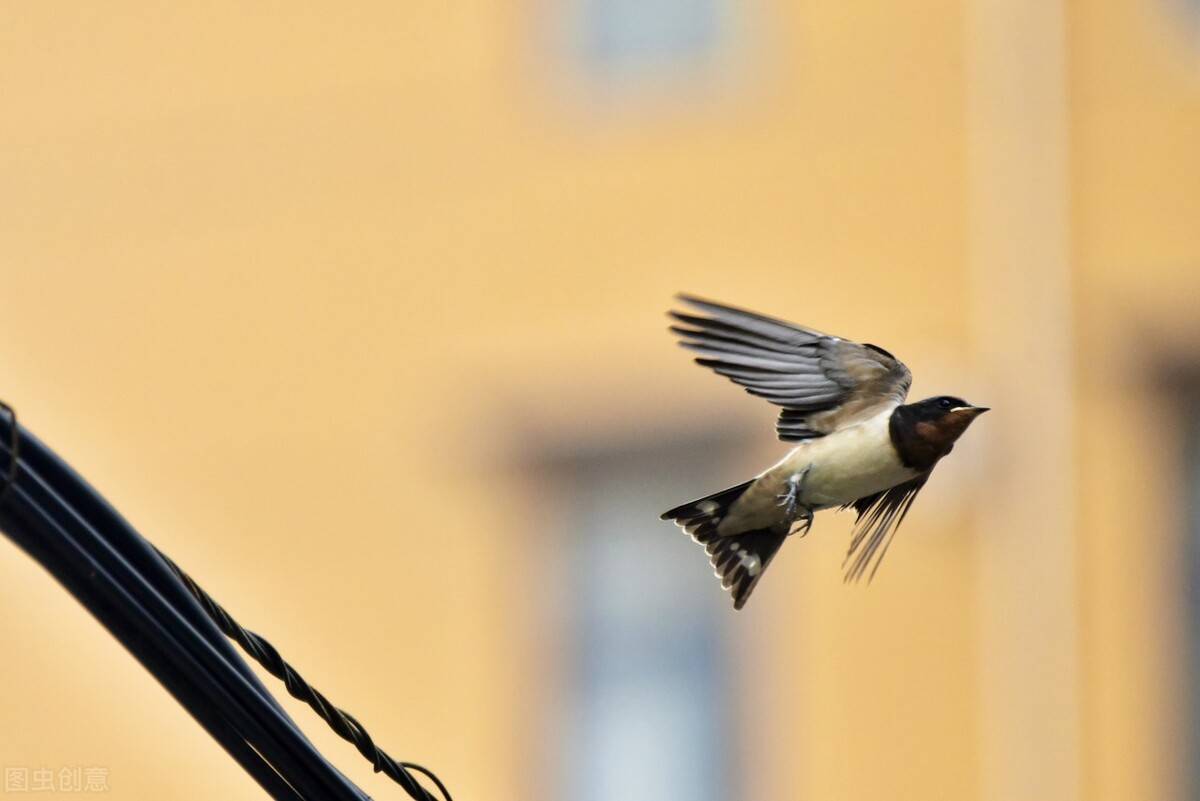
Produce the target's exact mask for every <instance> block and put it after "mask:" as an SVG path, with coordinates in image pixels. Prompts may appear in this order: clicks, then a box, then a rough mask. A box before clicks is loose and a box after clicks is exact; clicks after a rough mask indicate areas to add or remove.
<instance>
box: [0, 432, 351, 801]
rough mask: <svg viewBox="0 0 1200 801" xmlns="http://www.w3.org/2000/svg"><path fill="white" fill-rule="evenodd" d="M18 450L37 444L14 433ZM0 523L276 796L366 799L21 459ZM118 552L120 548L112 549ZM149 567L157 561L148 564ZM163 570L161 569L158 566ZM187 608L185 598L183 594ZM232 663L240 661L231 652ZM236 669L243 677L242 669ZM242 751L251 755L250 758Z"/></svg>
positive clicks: (221, 640) (217, 643) (265, 695)
mask: <svg viewBox="0 0 1200 801" xmlns="http://www.w3.org/2000/svg"><path fill="white" fill-rule="evenodd" d="M22 440H23V442H24V443H25V444H26V445H27V447H26V448H25V449H24V450H26V451H27V452H33V451H36V450H37V449H38V446H39V445H40V443H38V442H37V441H36V440H35V439H33V438H32V437H31V436H29V435H28V434H27V433H25V432H22ZM0 525H2V527H3V529H4V531H5V532H6V533H7V534H8V535H9V536H10V537H11V538H12V539H13V540H14V542H16V543H17V544H18V545H19V546H21V547H22V548H23V549H24V550H25V551H26V552H27V553H29V554H30V555H31V556H33V557H34V558H35V559H37V560H38V561H39V562H40V563H41V564H42V565H43V566H44V567H45V568H46V569H47V570H49V571H50V572H51V574H52V575H54V576H55V578H57V579H58V580H59V581H60V582H61V583H62V584H63V586H64V587H66V588H67V590H68V591H70V592H71V593H72V594H73V595H75V597H76V598H77V599H78V600H79V601H80V602H81V603H83V604H84V606H85V607H86V608H87V609H88V611H90V612H91V613H92V614H93V615H94V616H95V617H96V618H97V620H99V621H100V622H101V623H102V624H103V625H104V626H105V627H106V628H108V629H109V630H110V631H111V632H112V633H113V635H114V636H116V637H117V639H118V640H120V641H121V643H122V644H123V645H125V647H126V648H127V649H128V650H129V651H130V652H131V653H133V655H134V656H135V657H137V658H138V659H139V661H141V662H142V663H143V664H145V665H146V666H147V668H148V669H150V670H151V671H152V673H153V674H154V675H155V677H156V678H157V679H158V680H159V681H160V683H162V684H163V686H164V687H166V688H167V689H168V690H169V691H170V692H171V693H172V694H173V695H175V697H176V699H177V700H179V701H180V703H181V704H183V705H184V706H185V707H186V708H188V711H189V712H191V713H192V714H193V717H196V718H197V720H200V721H201V722H202V723H203V722H204V721H206V720H212V719H213V716H219V717H220V719H221V720H223V721H225V723H226V724H227V725H225V726H222V727H220V729H216V728H215V727H206V728H208V729H209V732H210V734H212V735H213V736H214V737H218V739H220V736H221V735H223V734H227V735H232V736H227V738H226V739H221V740H220V741H221V744H222V745H223V746H224V747H226V750H228V751H230V752H231V753H234V754H235V756H238V755H240V756H241V758H240V759H239V761H240V762H241V763H242V765H243V767H245V768H246V769H247V770H248V772H250V773H251V775H252V776H253V777H254V778H255V779H256V780H257V781H258V782H259V784H260V785H261V786H262V787H263V788H264V789H266V790H267V791H268V792H270V793H271V794H272V795H273V797H275V798H282V799H296V798H300V799H339V800H344V801H365V799H366V798H367V796H366V795H365V794H363V793H362V791H361V790H359V789H358V788H357V787H355V786H354V785H353V784H351V783H350V782H349V781H348V780H347V779H346V778H345V777H344V776H342V775H341V773H339V772H338V771H337V769H336V768H334V767H333V766H332V765H330V764H329V763H328V762H327V761H325V760H324V758H323V757H322V756H321V755H320V753H319V752H318V751H317V750H316V749H315V747H314V746H313V745H312V744H311V743H309V742H308V740H307V738H305V737H304V735H303V732H301V731H300V730H299V729H298V728H297V727H296V725H295V724H294V723H293V722H292V721H291V720H290V719H289V718H288V717H287V716H286V714H285V713H283V711H282V710H281V709H280V708H279V707H277V706H276V704H275V703H274V699H273V698H271V697H270V696H269V693H267V692H266V690H265V688H262V687H261V685H258V684H252V683H251V682H250V681H248V680H247V679H246V678H245V677H244V676H242V675H241V674H240V672H239V671H237V670H234V669H233V668H232V666H231V665H230V663H229V661H227V660H226V659H225V658H224V656H223V655H222V654H221V653H220V652H219V650H218V649H219V647H226V648H227V647H228V643H227V641H226V640H225V639H224V638H223V637H221V636H220V635H219V633H216V634H215V635H214V636H215V637H216V640H215V642H212V641H209V640H208V639H206V638H205V637H204V636H203V635H202V634H201V632H200V631H198V630H197V629H196V628H195V627H194V626H192V625H191V624H190V623H189V622H188V621H187V620H186V619H184V618H183V616H182V615H181V614H180V613H179V610H178V609H176V608H174V607H173V606H172V605H171V604H170V603H169V602H168V601H167V600H166V599H165V598H164V597H163V596H162V595H161V594H160V593H158V592H157V591H156V590H155V588H154V587H152V586H150V584H149V583H148V582H147V581H146V579H145V577H144V576H142V575H141V574H140V573H138V572H137V571H136V570H135V569H134V568H133V567H132V565H131V564H130V563H129V562H128V561H127V560H126V559H125V558H124V557H123V556H122V554H121V553H120V552H119V551H118V548H117V547H115V546H114V543H113V542H110V541H109V539H107V538H106V536H105V535H107V536H108V537H112V536H113V535H114V533H115V532H111V531H109V532H105V533H104V534H101V533H100V532H99V531H97V530H96V529H94V528H92V526H91V525H89V523H88V521H85V520H84V519H83V518H81V517H79V516H78V514H76V512H75V510H74V509H72V508H71V507H70V506H68V505H67V504H65V503H64V502H63V500H62V498H61V496H60V495H58V494H57V493H56V492H55V491H54V489H53V488H52V487H51V486H49V485H48V484H47V483H46V482H45V481H44V479H43V478H42V477H41V476H40V475H39V474H37V473H35V472H34V471H33V470H32V469H31V468H30V465H29V463H28V462H26V461H24V460H22V462H21V465H20V473H19V475H18V478H17V482H16V483H15V484H14V485H13V486H12V487H11V489H10V492H9V495H8V497H7V498H6V499H5V501H4V504H3V505H2V506H0ZM117 544H118V545H124V544H126V543H119V542H118V543H117ZM156 561H157V560H156ZM163 569H164V570H165V569H166V568H165V566H163ZM184 597H185V598H188V600H189V602H190V596H188V595H186V593H185V594H184ZM229 653H230V655H231V656H232V659H234V660H236V661H238V662H240V661H241V660H240V659H238V657H237V656H236V654H235V653H234V652H233V651H230V652H229ZM243 667H245V669H246V670H249V668H248V667H246V666H245V665H244V663H243ZM250 752H255V753H257V754H258V755H259V757H258V759H257V760H253V761H252V760H250V758H249V755H250Z"/></svg>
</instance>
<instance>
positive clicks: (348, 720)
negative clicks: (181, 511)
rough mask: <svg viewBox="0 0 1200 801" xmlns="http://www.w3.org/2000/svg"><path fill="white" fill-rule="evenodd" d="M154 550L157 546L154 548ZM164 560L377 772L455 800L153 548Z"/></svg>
mask: <svg viewBox="0 0 1200 801" xmlns="http://www.w3.org/2000/svg"><path fill="white" fill-rule="evenodd" d="M151 547H154V546H153V545H151ZM154 550H155V551H157V553H158V555H159V556H160V557H162V560H163V561H164V562H166V563H167V566H168V567H170V568H171V570H172V571H174V573H175V575H176V576H178V577H179V580H180V581H182V582H183V584H184V586H185V587H187V589H188V592H190V593H191V594H192V596H193V597H194V598H195V599H196V601H197V602H198V603H199V604H200V606H201V607H202V608H203V609H204V611H205V612H206V613H208V616H209V617H210V618H212V620H213V622H214V623H216V624H217V628H219V629H221V631H222V632H223V633H224V634H225V636H227V637H229V638H230V639H232V640H233V641H234V642H236V643H237V644H238V645H240V646H241V647H242V650H244V651H245V652H246V653H248V654H249V655H250V656H252V657H254V660H255V661H256V662H258V663H259V664H260V665H262V666H263V667H264V668H265V669H266V670H267V672H268V673H270V674H271V675H272V676H274V677H275V678H277V679H281V680H282V681H283V684H284V686H285V687H286V688H287V691H288V693H290V694H291V696H292V697H293V698H296V699H298V700H300V701H303V702H304V703H306V704H308V705H309V706H310V707H312V709H313V711H314V712H316V713H317V714H318V715H320V716H321V718H322V719H323V720H324V721H325V722H326V723H328V724H329V727H330V728H331V729H333V730H334V731H335V732H337V734H338V736H340V737H341V738H342V739H343V740H346V741H347V742H349V743H352V744H353V745H354V747H355V748H357V749H358V752H359V753H360V754H362V755H363V757H365V758H366V759H367V761H368V762H370V763H371V764H372V765H374V766H375V772H376V773H380V772H382V773H384V774H386V775H387V776H388V778H390V779H392V781H394V782H396V783H397V784H399V785H400V786H401V787H403V788H404V790H405V791H406V792H407V793H408V794H409V795H410V796H412V797H413V798H414V799H416V801H437V798H436V797H435V796H433V795H432V794H431V793H430V792H429V791H428V790H426V789H425V788H424V787H422V786H421V784H420V783H419V782H418V781H417V780H416V779H414V778H413V776H412V774H411V773H409V771H410V770H412V771H416V772H418V773H420V774H422V775H424V776H425V777H427V778H428V779H429V780H430V781H431V782H433V783H434V784H435V785H437V788H438V791H439V792H441V794H442V798H443V799H444V801H453V799H451V797H450V791H449V790H447V789H446V786H445V785H444V784H442V782H441V780H440V779H438V777H437V776H435V775H434V774H433V772H432V771H430V770H429V769H427V768H424V767H422V766H421V765H417V764H415V763H413V762H397V761H396V760H394V759H392V757H390V756H388V754H387V753H386V752H385V751H384V750H383V749H382V748H380V747H379V746H377V745H375V742H374V741H373V740H372V739H371V735H369V734H367V730H366V729H364V728H363V726H362V724H361V723H359V722H358V721H357V720H356V719H355V718H354V716H353V715H351V714H350V713H349V712H345V711H343V710H341V709H338V708H337V707H336V706H334V705H333V704H331V703H330V702H329V699H327V698H326V697H325V696H324V695H323V694H322V693H321V692H320V691H319V690H317V689H316V688H315V687H313V686H311V685H310V684H309V683H308V682H306V681H305V680H304V679H303V678H302V677H301V676H300V674H299V673H298V672H296V669H295V668H293V667H292V666H291V665H289V664H288V663H287V662H286V661H285V660H284V659H283V657H282V656H280V655H279V651H277V650H275V646H273V645H271V643H269V642H267V641H266V640H264V639H263V638H262V637H260V636H259V635H257V634H255V633H254V632H252V631H249V630H247V629H244V628H242V627H241V626H240V625H239V624H238V622H237V621H236V620H234V619H233V618H232V617H231V616H230V615H229V613H228V612H226V611H225V609H224V608H223V607H222V606H221V605H220V604H219V603H217V602H216V601H214V600H213V599H212V597H211V596H209V594H208V593H207V592H205V591H204V589H203V588H202V587H201V586H200V585H199V584H197V583H196V582H195V580H194V579H193V578H192V577H191V576H189V575H188V574H187V573H185V572H183V570H182V569H181V568H180V567H179V565H177V564H175V562H173V561H172V560H171V558H170V557H169V556H167V555H166V554H164V553H163V552H162V551H159V550H158V548H154Z"/></svg>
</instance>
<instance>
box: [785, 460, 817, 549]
mask: <svg viewBox="0 0 1200 801" xmlns="http://www.w3.org/2000/svg"><path fill="white" fill-rule="evenodd" d="M811 469H812V465H809V466H808V467H806V468H804V469H803V470H801V471H800V472H799V473H792V475H790V476H788V480H787V482H786V486H787V488H786V490H785V491H784V492H782V493H781V494H780V495H779V505H780V506H782V507H783V510H784V514H785V515H786V516H787V520H788V526H789V528H790V526H791V525H792V524H793V523H795V522H796V521H797V520H799V521H800V523H801V526H800V528H798V529H796V531H799V532H801V534H800V536H801V537H803V536H804V535H805V534H807V533H808V530H809V529H810V528H812V521H813V511H812V509H810V508H809V507H807V506H805V505H804V504H802V503H800V495H801V490H803V488H804V479H806V478H807V477H808V471H809V470H811ZM789 533H792V532H791V531H789Z"/></svg>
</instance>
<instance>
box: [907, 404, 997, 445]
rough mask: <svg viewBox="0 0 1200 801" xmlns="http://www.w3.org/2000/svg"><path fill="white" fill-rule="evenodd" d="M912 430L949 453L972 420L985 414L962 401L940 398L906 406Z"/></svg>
mask: <svg viewBox="0 0 1200 801" xmlns="http://www.w3.org/2000/svg"><path fill="white" fill-rule="evenodd" d="M908 408H909V409H910V410H911V417H910V419H911V421H912V426H913V430H914V432H915V433H916V435H917V436H918V437H920V438H921V439H923V440H926V441H927V442H930V443H931V444H937V445H939V446H941V447H944V448H945V449H946V450H947V451H949V449H950V446H951V445H953V444H954V441H955V440H956V439H958V438H959V437H961V436H962V433H963V432H964V431H966V430H967V426H969V425H971V423H972V422H973V421H974V420H975V418H976V417H978V416H979V415H981V414H983V413H984V412H986V411H987V407H986V406H974V405H972V404H970V403H967V402H966V401H965V400H963V399H962V398H955V397H952V396H948V395H941V396H938V397H936V398H926V399H925V400H923V401H919V402H917V403H913V404H909V407H908Z"/></svg>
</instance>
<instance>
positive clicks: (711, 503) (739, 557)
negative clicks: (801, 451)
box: [662, 480, 787, 609]
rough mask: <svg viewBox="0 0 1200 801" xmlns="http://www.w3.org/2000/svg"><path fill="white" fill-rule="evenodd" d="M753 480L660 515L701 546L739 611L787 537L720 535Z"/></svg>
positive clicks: (748, 533)
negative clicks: (720, 529)
mask: <svg viewBox="0 0 1200 801" xmlns="http://www.w3.org/2000/svg"><path fill="white" fill-rule="evenodd" d="M753 483H754V481H753V480H751V481H747V482H746V483H744V484H738V485H737V486H736V487H730V488H729V489H726V490H721V491H720V492H717V493H714V494H712V495H708V496H705V497H703V498H700V499H699V500H695V501H692V502H691V503H685V504H683V505H682V506H677V507H675V508H674V509H672V510H670V511H669V512H665V513H663V516H662V519H663V520H674V521H675V523H676V524H678V525H679V527H680V528H682V529H683V530H684V531H686V532H687V533H688V534H690V535H691V537H692V539H694V540H695V541H696V542H698V543H700V544H701V545H703V546H704V550H705V551H707V552H708V556H709V561H710V562H712V566H713V568H714V569H715V570H716V574H717V578H719V579H721V586H722V587H723V588H724V589H726V590H729V591H730V594H731V595H732V596H733V608H734V609H741V608H742V607H743V606H745V605H746V599H747V598H749V597H750V593H751V592H752V591H753V590H754V586H755V585H756V584H758V580H759V579H760V578H762V574H763V572H764V571H766V569H767V565H768V564H770V563H771V560H772V559H773V558H774V557H775V553H776V552H777V551H778V550H779V546H780V545H782V544H783V541H784V539H785V538H786V536H787V535H786V534H779V533H777V532H774V531H772V530H771V529H757V530H753V531H743V532H739V533H737V534H724V535H722V534H720V533H718V531H717V526H718V525H720V523H721V520H723V519H724V518H725V516H726V515H727V514H728V513H729V507H730V506H732V505H733V503H734V502H735V501H736V500H737V499H738V498H740V497H741V496H742V493H744V492H745V491H746V490H747V489H749V487H750V485H751V484H753Z"/></svg>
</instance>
